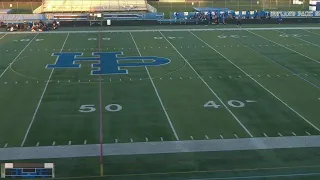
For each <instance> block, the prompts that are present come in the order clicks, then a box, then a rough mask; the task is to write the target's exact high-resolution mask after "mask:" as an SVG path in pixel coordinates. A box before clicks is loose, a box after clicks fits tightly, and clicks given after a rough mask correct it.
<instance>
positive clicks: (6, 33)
mask: <svg viewBox="0 0 320 180" xmlns="http://www.w3.org/2000/svg"><path fill="white" fill-rule="evenodd" d="M6 35H8V33H6V34H4V35H3V36H1V37H0V39H3V38H4V37H5V36H6Z"/></svg>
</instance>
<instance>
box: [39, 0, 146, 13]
mask: <svg viewBox="0 0 320 180" xmlns="http://www.w3.org/2000/svg"><path fill="white" fill-rule="evenodd" d="M147 5H148V4H147V2H146V0H43V3H42V5H41V6H40V7H38V8H37V9H35V10H34V11H33V13H35V14H37V13H82V12H132V11H134V12H147V10H148V7H147Z"/></svg>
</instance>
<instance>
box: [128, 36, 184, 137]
mask: <svg viewBox="0 0 320 180" xmlns="http://www.w3.org/2000/svg"><path fill="white" fill-rule="evenodd" d="M129 33H130V36H131V38H132V41H133V43H134V45H135V47H136V49H137V51H138V53H139V55H140V56H141V53H140V50H139V48H138V45H137V43H136V41H135V40H134V38H133V36H132V33H131V32H129ZM143 62H144V61H143ZM145 69H146V71H147V74H148V76H149V79H150V82H151V84H152V86H153V89H154V91H155V93H156V95H157V97H158V100H159V102H160V104H161V107H162V110H163V112H164V114H165V115H166V117H167V120H168V122H169V125H170V127H171V130H172V132H173V134H174V136H175V138H176V140H179V136H178V134H177V132H176V130H175V128H174V126H173V124H172V122H171V119H170V117H169V115H168V112H167V110H166V108H165V107H164V105H163V102H162V100H161V97H160V95H159V92H158V90H157V88H156V85H155V84H154V82H153V80H152V78H151V75H150V72H149V70H148V68H147V67H146V66H145Z"/></svg>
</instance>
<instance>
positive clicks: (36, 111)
mask: <svg viewBox="0 0 320 180" xmlns="http://www.w3.org/2000/svg"><path fill="white" fill-rule="evenodd" d="M68 37H69V33H68V34H67V37H66V39H65V40H64V42H63V45H62V47H61V50H60V52H62V50H63V48H64V46H65V44H66V42H67V40H68ZM53 71H54V68H53V69H52V70H51V73H50V75H49V78H48V80H47V83H46V85H45V87H44V89H43V91H42V94H41V97H40V100H39V102H38V105H37V107H36V110H35V111H34V113H33V116H32V119H31V122H30V124H29V126H28V129H27V132H26V134H25V135H24V138H23V140H22V142H21V147H22V146H23V145H24V143H25V142H26V140H27V137H28V135H29V131H30V129H31V127H32V125H33V122H34V119H35V118H36V115H37V113H38V110H39V107H40V105H41V102H42V99H43V97H44V94H45V92H46V90H47V87H48V84H49V82H50V80H51V76H52V74H53Z"/></svg>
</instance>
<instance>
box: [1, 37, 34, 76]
mask: <svg viewBox="0 0 320 180" xmlns="http://www.w3.org/2000/svg"><path fill="white" fill-rule="evenodd" d="M38 35H39V33H37V34H36V35H35V36H34V37H33V38H32V40H31V41H30V42H29V43H28V44H27V45H26V46H25V47H24V48H23V49H22V50H21V51H20V53H19V54H18V55H17V56H16V57H15V58H14V59H13V60H12V61H11V62H10V63H9V65H8V66H7V67H6V69H5V70H4V71H3V72H2V73H1V75H0V79H1V77H2V76H3V75H4V73H5V72H6V71H7V70H8V69H9V68H10V67H11V64H12V63H14V62H15V61H16V60H17V59H18V57H19V56H20V55H21V54H22V53H23V52H24V50H25V49H27V47H29V45H30V44H31V43H32V42H33V40H34V39H35V38H36V37H37V36H38Z"/></svg>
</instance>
